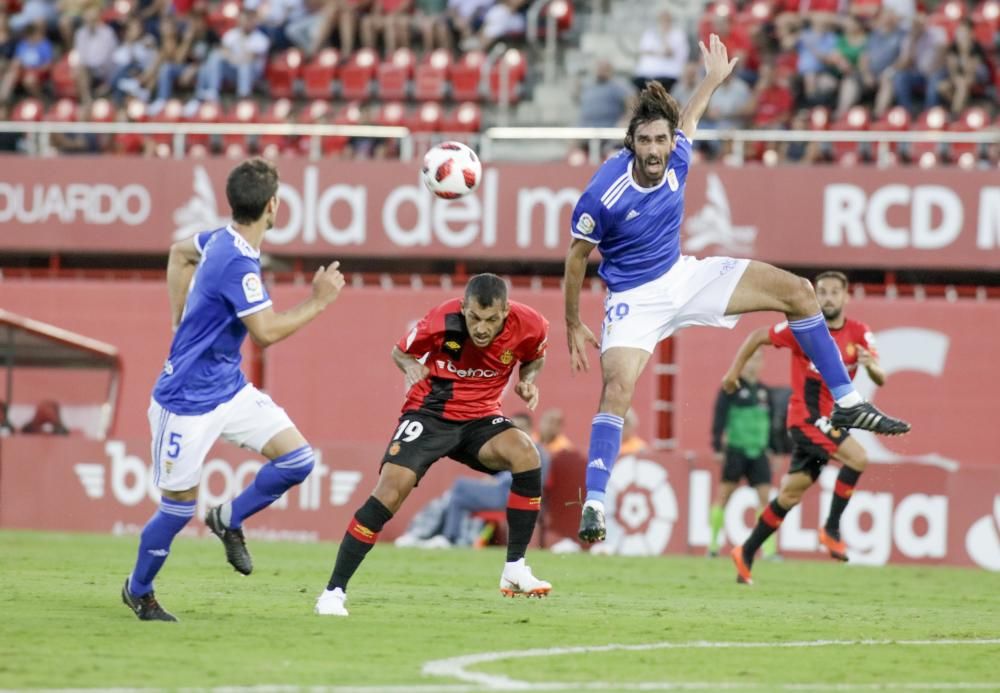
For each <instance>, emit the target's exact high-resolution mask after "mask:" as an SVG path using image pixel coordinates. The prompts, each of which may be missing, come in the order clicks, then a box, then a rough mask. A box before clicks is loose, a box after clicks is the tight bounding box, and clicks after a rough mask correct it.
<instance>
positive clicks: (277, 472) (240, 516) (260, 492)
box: [222, 445, 314, 529]
mask: <svg viewBox="0 0 1000 693" xmlns="http://www.w3.org/2000/svg"><path fill="white" fill-rule="evenodd" d="M313 462H314V457H313V450H312V448H311V447H309V446H308V445H303V446H302V447H301V448H299V449H297V450H292V451H291V452H290V453H288V454H286V455H282V456H281V457H275V458H274V459H273V460H271V461H270V462H268V463H267V464H265V465H264V466H263V467H261V468H260V471H259V472H257V476H256V477H254V480H253V483H252V484H250V485H249V486H247V487H246V489H244V491H243V493H241V494H240V495H238V496H236V498H234V499H233V501H232V503H231V504H230V505H231V508H232V514H231V516H230V517H228V518H227V517H226V513H225V512H223V516H222V519H223V521H224V522H225V524H226V526H227V527H229V528H230V529H239V528H240V527H241V526H242V525H243V520H245V519H247V518H248V517H250V516H251V515H253V514H255V513H258V512H260V511H261V510H263V509H264V508H266V507H267V506H269V505H270V504H271V503H273V502H274V501H276V500H278V499H279V498H281V495H282V494H283V493H284V492H285V491H287V490H288V489H290V488H291V487H292V486H295V485H296V484H301V483H302V482H303V481H305V478H306V477H307V476H309V472H311V471H312V468H313ZM224 510H225V508H224Z"/></svg>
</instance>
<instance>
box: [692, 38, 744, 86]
mask: <svg viewBox="0 0 1000 693" xmlns="http://www.w3.org/2000/svg"><path fill="white" fill-rule="evenodd" d="M698 47H699V48H701V55H702V58H704V60H705V78H706V79H711V80H712V81H713V82H715V83H716V84H722V83H723V82H725V81H726V77H728V76H729V75H730V74H732V72H733V68H734V67H736V63H737V62H739V58H733V59H732V60H730V59H729V51H727V50H726V44H724V43H723V42H722V39H720V38H719V35H718V34H711V35H710V36H709V37H708V48H705V42H704V41H699V42H698Z"/></svg>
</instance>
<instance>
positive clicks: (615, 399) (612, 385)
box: [601, 378, 635, 416]
mask: <svg viewBox="0 0 1000 693" xmlns="http://www.w3.org/2000/svg"><path fill="white" fill-rule="evenodd" d="M634 389H635V386H634V384H633V383H630V382H627V381H626V380H625V379H623V378H611V379H609V380H608V381H607V382H606V383H605V384H604V397H603V402H602V407H601V409H602V410H610V413H613V414H618V415H619V416H625V412H627V411H628V408H629V405H630V404H631V403H632V391H633V390H634ZM619 412H620V413H619Z"/></svg>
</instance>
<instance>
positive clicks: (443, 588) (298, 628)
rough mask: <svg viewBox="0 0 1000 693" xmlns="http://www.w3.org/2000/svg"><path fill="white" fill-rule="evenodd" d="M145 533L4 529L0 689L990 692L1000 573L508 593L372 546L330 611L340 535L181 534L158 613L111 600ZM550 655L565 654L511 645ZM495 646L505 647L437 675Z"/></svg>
mask: <svg viewBox="0 0 1000 693" xmlns="http://www.w3.org/2000/svg"><path fill="white" fill-rule="evenodd" d="M136 546H137V539H136V538H135V537H111V536H96V535H86V534H53V533H41V532H10V531H6V532H0V689H3V690H13V689H29V688H76V689H79V688H95V689H96V688H141V689H153V688H156V689H178V688H214V687H257V688H259V689H261V690H274V689H273V688H268V687H274V686H282V687H315V686H321V687H326V689H327V690H357V691H376V690H393V691H396V690H398V691H404V690H408V689H411V688H414V687H418V686H419V687H421V688H420V690H423V691H434V690H441V691H459V690H480V689H487V688H488V687H489V686H494V687H502V686H503V685H504V682H505V681H506V682H507V685H509V686H513V685H514V683H517V682H522V683H523V682H528V683H527V684H525V685H521V690H582V689H585V688H588V687H589V688H591V689H597V690H666V689H688V690H691V689H697V690H723V689H724V690H743V689H746V690H758V691H759V690H879V689H882V688H884V689H893V690H900V689H903V690H911V689H917V690H919V689H927V688H931V687H935V689H936V690H947V689H955V690H996V691H1000V575H998V574H991V573H987V572H983V571H977V570H965V569H955V568H940V567H885V568H863V567H852V566H845V565H841V564H838V563H834V562H832V561H830V562H825V561H821V562H812V561H793V560H788V561H785V562H783V563H765V562H760V561H758V563H757V565H756V566H755V570H754V579H755V581H756V583H757V584H755V585H754V586H752V587H744V586H740V585H737V584H736V582H735V578H734V573H733V570H732V566H731V565H730V563H729V560H728V558H720V559H715V560H707V559H705V558H702V557H669V558H667V557H664V558H619V557H607V556H589V555H586V554H581V555H552V554H550V553H548V552H545V551H532V552H530V553H529V555H528V561H529V563H530V564H531V565H532V567H533V569H534V571H535V574H536V575H538V576H539V577H542V578H544V579H547V580H550V581H551V582H552V583H553V593H552V595H551V596H550V597H549V598H548V599H545V600H526V599H517V600H510V599H503V598H501V596H500V594H499V591H498V589H497V587H498V581H499V575H500V569H501V567H502V562H503V553H502V552H501V551H499V550H496V549H488V550H484V551H466V550H452V551H433V552H432V551H420V550H413V549H396V548H394V547H392V546H389V545H380V546H377V547H376V548H375V550H374V551H372V552H371V553H370V554H369V556H368V559H367V560H366V562H365V563H364V565H363V566H362V567H361V570H360V571H359V573H358V574H357V575H356V576H355V579H354V582H353V583H352V585H351V589H350V591H349V600H348V608H349V609H350V611H351V616H350V617H348V618H346V619H340V618H333V617H319V616H315V615H314V614H313V613H312V607H313V603H314V601H315V598H316V596H317V595H318V594H319V592H320V591H321V590H322V588H323V587H324V585H325V582H326V580H327V578H328V576H329V572H330V569H331V568H332V566H333V559H334V556H335V555H336V545H334V544H311V545H308V544H289V543H269V542H260V541H257V542H254V541H252V540H251V542H250V549H251V551H252V553H253V555H254V561H255V572H254V574H253V575H251V576H250V577H243V576H240V575H238V574H236V573H235V572H233V570H232V569H231V568H230V567H229V566H228V565H227V564H226V562H225V558H224V556H223V549H222V545H221V544H220V543H219V542H218V541H216V540H215V539H214V538H206V539H187V538H185V539H179V540H177V541H176V542H175V543H174V546H173V550H172V554H171V557H170V560H169V561H168V563H167V566H166V568H165V570H164V572H163V573H162V574H161V575H160V577H159V579H158V580H157V596H158V597H159V598H160V601H161V603H162V604H163V605H164V606H165V607H166V608H167V609H168V610H170V611H172V612H173V613H174V614H175V615H176V616H177V617H178V618H179V619H180V620H181V622H180V623H177V624H167V623H140V622H139V621H138V620H137V619H136V618H135V617H134V616H133V615H132V614H131V612H129V611H128V610H127V609H126V607H125V606H123V605H122V604H121V600H120V598H119V591H120V588H121V584H122V582H123V580H124V578H125V576H126V574H127V573H128V571H129V570H130V569H131V565H132V562H133V559H134V555H135V550H136ZM824 640H827V641H829V640H832V641H848V642H847V643H841V644H817V642H816V641H824ZM859 641H875V642H864V643H862V642H859ZM883 641H887V642H883ZM907 641H934V642H907ZM940 641H949V642H947V643H945V642H940ZM974 641H976V642H974ZM983 641H992V642H983ZM697 643H701V644H697ZM720 643H739V644H746V645H748V646H742V647H737V646H732V645H724V646H720ZM780 643H791V644H792V646H780V645H779V644H780ZM606 645H630V646H638V647H634V648H631V649H611V648H605V649H603V650H602V649H600V646H606ZM548 648H565V649H564V650H558V649H556V650H553V651H552V652H542V653H535V656H530V657H525V656H518V655H517V654H516V652H517V651H524V650H532V649H548ZM572 648H597V649H594V650H586V649H579V650H573V649H572ZM496 652H511V653H513V654H511V655H509V656H503V657H495V658H493V659H492V661H489V660H490V658H489V657H486V658H485V661H473V662H472V663H469V664H467V665H465V666H464V667H462V668H461V669H460V671H459V673H458V674H455V669H456V667H457V665H455V666H452V667H450V668H449V666H448V665H447V664H445V665H444V667H445V671H446V672H447V673H448V675H446V676H444V675H431V674H428V673H425V665H426V664H427V663H429V662H434V661H438V660H445V659H448V658H454V657H460V656H463V655H477V654H486V653H496ZM436 666H441V665H436ZM431 670H432V671H433V670H434V669H433V668H432V669H431ZM438 670H440V669H438ZM463 677H464V678H463ZM511 682H514V683H511ZM291 689H292V688H287V689H285V688H283V689H282V690H291Z"/></svg>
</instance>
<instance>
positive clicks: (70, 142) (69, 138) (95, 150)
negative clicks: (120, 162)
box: [50, 105, 108, 154]
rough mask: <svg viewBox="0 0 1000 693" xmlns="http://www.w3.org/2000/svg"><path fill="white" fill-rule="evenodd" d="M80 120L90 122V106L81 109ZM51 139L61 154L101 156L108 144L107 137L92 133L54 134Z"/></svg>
mask: <svg viewBox="0 0 1000 693" xmlns="http://www.w3.org/2000/svg"><path fill="white" fill-rule="evenodd" d="M79 118H80V120H84V121H86V120H90V105H86V106H81V107H80V112H79ZM50 138H51V142H52V146H53V147H54V148H55V149H56V151H58V152H59V153H60V154H99V153H101V152H102V151H105V149H106V146H107V144H108V136H107V135H95V134H94V133H92V132H53V133H52V134H51V135H50Z"/></svg>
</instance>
